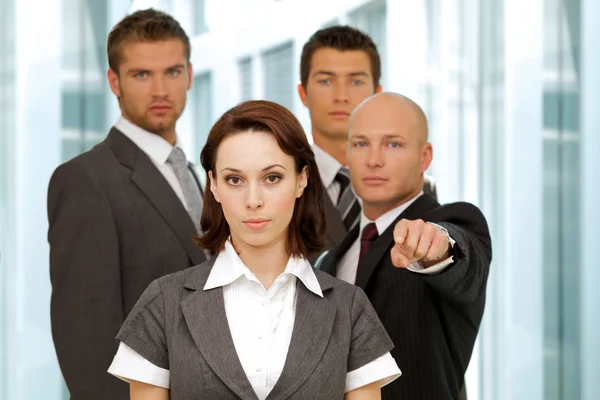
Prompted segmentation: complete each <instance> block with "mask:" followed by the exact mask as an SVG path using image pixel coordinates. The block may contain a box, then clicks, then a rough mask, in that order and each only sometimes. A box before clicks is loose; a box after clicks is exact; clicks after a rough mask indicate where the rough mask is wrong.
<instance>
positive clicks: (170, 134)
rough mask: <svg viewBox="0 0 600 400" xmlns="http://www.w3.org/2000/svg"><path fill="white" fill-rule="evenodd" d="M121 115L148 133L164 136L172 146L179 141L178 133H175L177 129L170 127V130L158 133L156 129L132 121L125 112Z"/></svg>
mask: <svg viewBox="0 0 600 400" xmlns="http://www.w3.org/2000/svg"><path fill="white" fill-rule="evenodd" d="M121 116H122V117H123V118H124V119H125V120H127V122H129V123H130V124H132V125H135V126H137V127H138V128H140V129H143V130H145V131H146V132H148V133H151V134H153V135H156V136H160V137H161V138H163V139H164V140H166V141H167V142H168V143H169V144H170V145H171V146H175V143H177V134H176V133H175V129H170V130H166V131H163V132H160V133H158V132H154V131H151V130H148V129H146V128H144V127H143V126H140V125H138V124H136V123H135V122H133V121H132V119H131V118H128V117H127V116H126V115H124V114H121Z"/></svg>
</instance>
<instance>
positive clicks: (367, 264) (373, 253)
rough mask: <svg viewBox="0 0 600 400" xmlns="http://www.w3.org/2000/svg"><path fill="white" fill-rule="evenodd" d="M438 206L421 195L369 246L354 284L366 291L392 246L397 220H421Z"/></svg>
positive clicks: (359, 266) (431, 199)
mask: <svg viewBox="0 0 600 400" xmlns="http://www.w3.org/2000/svg"><path fill="white" fill-rule="evenodd" d="M438 206H439V204H438V203H437V202H436V201H435V200H434V199H433V198H432V197H431V196H430V195H428V194H423V195H422V196H421V197H419V198H418V199H417V200H415V201H414V203H412V204H411V205H410V206H409V207H408V208H407V209H406V210H404V212H402V213H401V214H400V215H399V216H398V217H397V218H396V219H395V220H394V222H393V223H392V224H391V225H390V226H388V228H387V229H386V230H385V232H383V233H382V234H381V235H379V237H378V238H377V239H376V240H375V241H374V242H373V243H372V244H371V246H370V247H369V250H367V253H366V254H365V256H364V257H363V259H362V261H361V262H360V264H359V265H358V271H357V273H356V282H355V284H356V285H357V286H359V287H360V288H362V289H363V290H366V287H367V284H368V283H369V279H371V275H373V272H374V271H375V268H376V267H377V265H378V264H379V262H380V261H381V259H382V257H383V256H384V254H386V253H387V252H388V251H389V250H390V249H391V247H392V245H393V244H394V228H395V227H396V223H397V222H398V221H399V220H401V219H403V218H405V219H410V220H414V219H418V218H423V217H424V216H425V214H427V213H428V212H429V211H431V210H432V209H434V208H436V207H438Z"/></svg>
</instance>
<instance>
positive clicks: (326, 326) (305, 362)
mask: <svg viewBox="0 0 600 400" xmlns="http://www.w3.org/2000/svg"><path fill="white" fill-rule="evenodd" d="M317 278H319V277H318V276H317ZM319 284H320V286H321V290H322V291H323V292H325V290H327V289H330V288H331V284H330V283H328V282H327V281H326V280H323V279H319ZM335 314H336V310H335V307H334V306H333V305H332V304H331V303H330V302H329V299H327V298H326V297H319V296H317V295H316V294H314V293H313V292H311V291H310V290H308V289H307V288H306V287H305V286H304V284H302V282H301V281H298V284H297V290H296V317H295V320H294V329H293V331H292V339H291V341H290V346H289V349H288V354H287V358H286V360H285V364H284V367H283V371H282V373H281V376H280V377H279V380H278V381H277V383H276V384H275V387H274V388H273V390H272V391H271V393H269V396H268V397H267V400H276V399H287V398H289V397H290V396H291V395H292V393H294V392H295V391H296V390H298V388H299V387H300V386H301V385H302V384H303V383H304V382H305V381H306V380H307V379H308V377H309V376H310V374H312V373H313V372H314V370H315V368H316V366H317V364H318V363H319V361H320V360H321V357H322V356H323V353H324V352H325V349H326V348H327V344H328V343H329V337H330V336H331V331H332V329H333V322H334V320H335Z"/></svg>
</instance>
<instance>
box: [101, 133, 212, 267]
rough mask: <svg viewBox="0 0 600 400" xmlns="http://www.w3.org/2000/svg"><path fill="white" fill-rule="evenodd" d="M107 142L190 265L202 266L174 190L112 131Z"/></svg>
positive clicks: (147, 160)
mask: <svg viewBox="0 0 600 400" xmlns="http://www.w3.org/2000/svg"><path fill="white" fill-rule="evenodd" d="M107 143H108V144H109V145H110V146H111V148H112V149H113V151H114V152H115V155H116V156H117V158H118V159H119V161H120V162H121V163H122V164H123V165H125V166H126V167H128V168H130V169H132V170H133V172H132V175H131V180H132V181H133V183H134V184H135V185H136V186H137V187H138V188H139V189H140V191H141V192H142V193H143V194H144V195H145V196H146V197H147V198H148V200H150V202H151V203H152V204H153V205H154V207H155V208H156V210H157V211H158V213H159V214H160V215H162V217H163V218H164V220H165V221H166V222H167V224H169V226H170V227H171V229H172V230H173V232H174V233H175V235H176V236H177V238H178V239H179V241H180V242H181V245H182V246H183V248H184V249H185V250H186V252H187V254H188V257H189V259H190V261H191V262H192V264H193V265H198V264H202V263H203V262H204V261H205V260H206V257H205V255H204V252H203V251H202V249H200V248H199V247H198V246H196V244H194V242H193V241H192V237H193V236H195V235H196V228H195V227H194V224H193V222H192V220H191V218H190V216H189V214H188V213H187V211H186V210H185V208H184V207H183V204H181V201H180V200H179V198H178V197H177V195H176V194H175V192H174V191H173V188H171V186H170V185H169V183H168V182H167V180H166V179H165V178H164V176H163V175H162V174H161V173H160V171H159V170H158V169H157V168H156V166H155V165H154V164H153V163H152V161H151V160H150V158H149V157H148V156H147V155H146V154H145V153H144V152H143V151H142V150H140V149H139V147H137V146H136V145H135V144H134V143H133V142H132V141H131V140H129V139H128V138H127V137H126V136H125V135H123V134H122V133H121V132H119V131H118V130H117V129H115V128H113V129H112V130H111V131H110V132H109V134H108V138H107Z"/></svg>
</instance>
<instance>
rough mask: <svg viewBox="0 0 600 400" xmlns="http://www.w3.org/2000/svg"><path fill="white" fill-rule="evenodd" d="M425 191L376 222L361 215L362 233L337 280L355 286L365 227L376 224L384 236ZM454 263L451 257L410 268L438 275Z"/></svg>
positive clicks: (339, 268)
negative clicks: (361, 238)
mask: <svg viewBox="0 0 600 400" xmlns="http://www.w3.org/2000/svg"><path fill="white" fill-rule="evenodd" d="M422 194H423V191H421V192H420V193H419V194H418V195H417V196H416V197H414V198H412V199H411V200H409V201H407V202H405V203H404V204H401V205H399V206H398V207H396V208H394V209H392V210H390V211H388V212H386V213H385V214H383V215H382V216H380V217H379V218H377V219H376V220H375V221H371V220H369V219H368V218H367V217H366V216H365V214H364V212H363V213H361V216H360V231H359V234H358V238H356V240H355V241H354V243H352V245H350V247H349V248H348V251H346V254H344V255H343V256H342V258H341V259H340V262H339V264H338V268H337V274H336V276H337V278H338V279H341V280H343V281H346V282H348V283H352V284H354V283H355V282H356V272H357V271H358V257H359V256H360V233H361V232H362V231H363V229H364V227H365V226H366V225H367V224H369V223H371V222H375V226H376V227H377V233H378V234H380V235H381V234H382V233H383V232H385V230H386V229H387V228H388V227H389V226H390V225H391V224H392V223H393V222H394V221H395V220H396V218H398V216H399V215H400V214H402V213H403V212H404V210H406V209H407V208H408V207H409V206H410V205H411V204H412V203H414V202H415V200H417V199H418V198H419V197H420V196H421V195H422ZM428 224H432V225H434V226H436V227H437V228H440V226H439V225H437V224H434V223H431V222H428ZM454 243H455V242H454V240H453V239H452V238H450V246H452V247H454ZM453 261H454V257H452V256H450V257H448V258H447V259H445V260H442V261H440V262H439V263H437V264H435V265H432V266H430V267H429V268H423V265H421V263H420V262H414V263H412V264H411V265H410V266H409V267H408V270H409V271H413V272H418V273H421V274H429V275H431V274H437V273H439V272H441V271H442V270H443V269H444V268H446V267H447V266H448V265H450V264H452V262H453Z"/></svg>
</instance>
